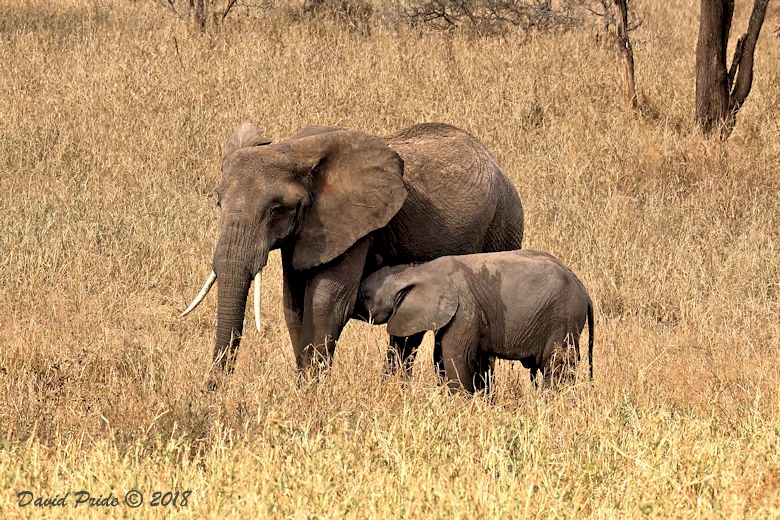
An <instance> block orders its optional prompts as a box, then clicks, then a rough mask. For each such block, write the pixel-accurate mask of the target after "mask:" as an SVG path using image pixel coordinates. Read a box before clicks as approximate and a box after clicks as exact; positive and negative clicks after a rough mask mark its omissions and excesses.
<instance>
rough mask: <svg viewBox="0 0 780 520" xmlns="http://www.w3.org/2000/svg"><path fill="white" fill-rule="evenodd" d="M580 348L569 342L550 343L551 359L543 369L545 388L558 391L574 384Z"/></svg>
mask: <svg viewBox="0 0 780 520" xmlns="http://www.w3.org/2000/svg"><path fill="white" fill-rule="evenodd" d="M578 350H579V347H578V346H577V345H575V344H573V343H570V341H569V340H564V342H562V343H561V342H553V341H550V342H548V345H547V352H549V353H550V354H549V357H548V360H547V362H546V363H545V364H544V366H543V367H542V373H543V374H544V387H545V388H550V389H553V390H557V389H558V388H561V387H562V386H564V385H567V384H571V383H574V379H575V374H576V371H577V351H578Z"/></svg>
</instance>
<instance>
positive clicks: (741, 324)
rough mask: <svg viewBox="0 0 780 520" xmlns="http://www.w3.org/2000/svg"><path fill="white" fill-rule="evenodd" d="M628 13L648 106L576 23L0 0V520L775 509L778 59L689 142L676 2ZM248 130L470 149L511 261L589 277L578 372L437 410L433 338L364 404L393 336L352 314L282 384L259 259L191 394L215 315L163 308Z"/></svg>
mask: <svg viewBox="0 0 780 520" xmlns="http://www.w3.org/2000/svg"><path fill="white" fill-rule="evenodd" d="M20 4H22V5H20ZM745 4H746V2H738V6H737V17H738V22H737V24H736V29H737V30H739V31H741V30H742V29H743V28H744V25H745V24H746V20H747V13H746V7H745ZM632 5H633V8H634V9H635V11H636V12H637V14H639V15H640V16H643V17H645V19H646V22H645V24H644V25H643V26H642V27H641V28H640V29H639V30H638V31H637V32H636V33H634V36H633V37H634V45H635V53H636V59H637V82H638V86H639V89H640V95H641V105H642V107H643V112H642V114H641V115H638V116H634V115H630V114H626V113H625V112H624V111H623V109H622V106H621V101H620V94H619V92H620V85H619V79H620V78H619V74H618V69H617V67H616V64H615V60H614V54H613V51H612V49H611V48H606V47H604V46H602V45H600V44H599V43H597V39H596V38H595V37H594V36H593V35H591V34H589V33H587V32H574V33H569V34H565V35H532V36H530V37H526V36H524V35H521V34H515V35H509V36H507V37H505V38H504V39H476V38H471V37H468V36H465V35H457V34H456V35H453V36H443V35H436V34H423V35H409V34H405V35H397V34H395V33H393V32H390V31H389V30H385V29H382V28H381V27H379V28H375V29H374V30H373V31H372V33H371V36H370V37H366V36H361V35H360V34H357V33H355V32H348V31H342V30H339V29H338V28H337V27H333V26H328V25H327V22H323V23H324V24H326V25H322V26H319V27H313V26H308V25H306V24H305V23H304V22H296V21H291V20H290V19H288V18H285V17H284V16H282V15H278V14H274V13H273V12H271V13H270V14H267V15H266V16H267V17H266V18H263V19H260V20H254V21H253V20H247V19H241V20H238V21H236V22H234V23H232V24H228V25H227V26H226V27H225V28H224V29H223V31H222V32H220V33H219V34H216V35H212V36H211V37H204V36H199V35H193V34H190V33H188V32H187V30H186V28H185V27H183V26H181V25H176V22H175V21H174V20H172V19H170V18H167V17H166V16H165V15H164V14H163V13H162V12H161V11H157V10H154V9H152V8H151V7H150V6H149V5H148V4H145V3H144V2H139V3H138V4H133V3H126V2H117V3H116V5H111V4H107V3H101V2H98V3H95V2H92V1H88V0H59V1H57V2H51V3H50V2H46V1H44V0H35V1H33V2H29V3H26V2H22V3H20V2H16V1H13V0H0V63H3V70H4V72H3V73H2V75H0V136H1V137H2V140H1V142H2V144H3V146H2V148H1V149H0V210H1V211H0V230H1V231H0V250H1V251H2V255H0V434H1V435H0V489H2V490H3V494H2V497H0V510H1V511H2V516H3V517H4V518H8V517H9V516H10V517H13V516H17V515H20V516H29V515H34V516H38V515H41V514H43V513H45V511H40V510H39V511H32V506H30V507H27V508H25V509H20V508H19V507H18V505H17V503H16V493H18V492H19V491H21V490H23V489H29V490H32V491H34V492H36V493H45V494H48V495H55V494H62V493H64V492H65V491H68V490H70V491H71V492H75V491H77V490H79V489H87V490H89V491H91V492H92V493H93V494H94V495H99V494H103V495H106V494H108V493H109V492H113V494H114V496H117V495H118V496H120V497H121V496H123V495H124V493H125V492H126V491H127V490H128V489H131V488H138V489H140V490H141V491H143V492H144V493H145V494H147V499H148V498H149V495H150V494H151V492H152V491H154V490H161V491H167V490H181V489H192V490H193V494H192V495H191V498H190V503H189V505H188V506H186V507H181V508H179V510H178V513H179V514H180V515H183V516H186V515H189V516H191V517H196V518H201V517H203V516H205V515H211V516H215V517H237V518H251V517H256V516H273V517H277V516H279V517H281V516H291V517H302V518H303V517H306V518H308V517H334V518H338V517H343V516H347V517H353V518H363V517H388V516H389V517H413V518H431V517H434V518H452V517H460V518H484V517H529V516H542V517H548V516H556V517H558V516H561V517H581V516H594V517H612V516H615V517H634V516H639V515H641V514H645V515H648V516H654V517H661V518H664V517H680V516H682V517H689V516H704V517H711V516H721V515H722V516H729V517H742V516H749V517H756V518H766V517H778V516H780V455H779V453H780V392H779V390H780V320H779V319H778V314H779V313H780V305H778V301H779V299H780V294H779V293H778V285H779V283H778V282H779V281H780V264H779V263H778V258H779V252H780V251H779V249H780V218H779V217H780V206H779V205H778V193H779V192H780V117H778V114H780V106H778V105H780V66H778V64H779V62H780V39H778V38H775V37H773V36H772V34H771V31H770V30H766V31H765V33H764V34H763V35H762V38H761V40H760V42H759V48H758V55H757V74H756V78H755V84H754V89H753V92H752V94H751V95H750V97H749V98H748V102H747V104H746V106H745V107H744V108H743V111H742V112H741V113H740V116H739V120H738V125H737V128H736V130H735V132H734V134H733V135H732V137H731V139H730V140H729V141H728V143H726V144H725V145H723V144H720V143H716V142H707V141H704V140H702V139H701V137H700V136H699V135H698V134H697V133H696V131H695V130H694V128H693V127H692V118H693V117H692V116H693V59H694V58H693V45H694V42H695V37H696V34H695V33H696V27H697V15H698V8H697V5H698V2H695V1H694V0H676V1H673V2H665V3H658V2H655V1H651V0H636V2H634V3H633V4H632ZM777 25H778V12H777V11H776V10H775V11H774V12H772V13H770V17H769V18H768V19H767V22H766V27H768V28H772V27H775V26H777ZM177 49H178V52H177ZM244 119H249V120H252V121H254V122H256V123H257V124H258V125H259V126H260V127H261V128H262V129H264V131H265V132H266V133H267V134H268V135H270V136H272V137H274V138H276V139H280V138H284V137H286V136H288V135H289V134H291V133H292V132H293V131H295V130H296V129H298V128H300V127H302V126H304V125H307V124H311V123H320V124H334V125H341V126H345V127H353V128H360V129H363V130H365V131H368V132H371V133H387V132H390V131H393V130H395V129H398V128H401V127H403V126H405V125H408V124H411V123H415V122H420V121H444V122H449V123H453V124H455V125H458V126H461V127H463V128H466V129H468V130H469V131H471V132H472V133H474V134H475V135H477V136H479V137H480V138H481V139H482V140H483V141H484V142H485V143H486V145H487V146H488V148H489V149H491V150H492V151H493V152H494V154H495V156H496V157H497V159H498V161H499V163H500V164H501V165H502V166H503V167H504V170H505V171H506V172H507V173H508V174H509V175H510V177H511V178H512V179H513V181H514V182H515V184H516V186H517V188H518V191H519V192H520V195H521V197H522V199H523V202H524V204H525V208H526V215H527V227H526V237H527V242H526V245H527V246H529V247H534V248H539V249H544V250H547V251H550V252H552V253H553V254H555V255H557V256H559V257H560V258H561V259H563V260H564V261H565V262H567V263H569V264H570V265H571V266H572V267H573V268H574V270H575V271H576V272H577V273H578V274H579V275H580V277H581V278H582V279H583V281H584V282H585V284H586V286H587V287H589V288H590V291H591V293H592V295H593V297H594V300H595V304H596V311H597V318H596V321H597V330H596V333H597V337H596V350H595V376H596V379H595V382H594V383H593V384H592V385H587V384H585V385H581V386H579V387H577V388H576V389H574V390H572V391H567V392H564V393H562V394H560V395H556V396H541V395H538V394H536V393H534V392H532V391H531V389H530V387H529V385H528V382H527V378H528V376H527V371H525V370H523V369H522V368H521V367H513V366H510V365H509V364H507V363H502V364H500V365H499V373H498V384H499V389H498V392H497V395H496V396H495V399H494V401H493V402H492V403H487V402H485V401H484V400H483V399H480V398H477V399H474V400H468V399H463V398H460V397H449V396H447V395H444V394H443V393H442V392H441V390H440V389H439V388H437V387H436V386H435V385H434V379H433V373H432V369H431V367H430V361H429V360H430V355H431V354H430V352H431V344H430V339H428V340H426V343H425V344H424V349H423V352H422V354H421V356H420V360H419V361H418V363H417V367H416V374H415V376H414V377H413V379H412V381H411V382H410V383H409V384H408V385H403V384H401V383H400V382H397V381H389V382H387V383H385V384H382V383H380V371H381V364H382V360H383V357H384V356H383V348H384V347H383V345H384V342H385V336H384V331H383V330H382V328H379V327H377V328H371V327H369V326H368V325H365V324H360V323H352V324H350V325H349V326H348V328H347V330H346V331H345V334H344V336H343V338H342V341H341V342H340V343H339V348H338V352H337V355H336V360H335V365H334V368H333V370H332V372H331V373H330V374H329V376H328V377H327V379H326V381H324V382H323V383H321V384H320V385H317V386H299V385H298V384H297V383H296V378H295V372H294V369H293V359H292V349H291V347H290V344H289V339H288V337H287V332H286V329H285V327H284V323H283V318H282V312H281V278H280V266H279V259H278V256H272V259H271V264H270V266H269V268H268V271H270V272H268V274H267V275H266V283H265V284H264V288H265V293H264V295H263V298H264V301H263V308H264V316H265V330H264V332H263V333H262V334H261V335H258V334H257V333H256V332H254V331H251V332H249V333H248V335H247V337H246V339H245V341H244V343H243V345H242V350H241V353H240V355H239V360H238V369H237V371H236V373H235V375H234V376H233V378H232V380H231V382H230V383H229V384H228V385H227V387H226V388H224V389H223V390H222V391H220V392H219V393H217V394H215V395H208V394H206V393H204V391H203V389H204V380H205V377H206V374H207V372H208V368H209V365H208V363H209V360H210V355H211V347H212V341H213V329H214V325H215V317H214V314H215V313H214V307H215V298H214V297H213V296H212V297H209V299H208V300H207V302H206V304H205V305H204V306H203V308H202V309H199V310H198V312H196V313H195V314H194V316H193V317H192V318H191V319H189V318H188V319H186V320H178V319H177V318H176V316H177V314H178V312H180V311H181V309H182V308H183V307H184V306H185V305H186V303H188V301H189V299H190V298H191V297H192V296H193V295H194V293H195V291H196V290H197V288H198V286H199V285H200V283H202V281H203V279H204V277H205V275H206V274H207V273H208V270H209V267H210V265H209V264H210V257H211V253H212V248H213V246H214V243H215V237H216V228H217V222H218V218H219V214H218V210H217V209H216V207H215V196H214V189H215V186H216V183H217V181H218V176H219V159H220V150H221V147H222V145H223V143H224V141H225V139H226V138H227V137H228V135H229V133H230V132H231V130H232V128H233V127H234V125H235V124H236V123H237V122H239V121H241V120H244ZM71 503H72V500H71ZM169 509H170V508H169ZM135 512H136V513H138V514H140V515H141V516H163V515H164V514H165V513H166V511H165V509H163V508H152V507H150V506H148V505H146V506H144V507H143V508H141V509H139V510H135ZM77 513H78V516H82V515H83V516H89V515H92V516H105V512H103V511H97V510H85V509H83V508H81V509H79V510H77ZM109 513H110V514H112V515H123V514H132V513H133V510H131V509H129V508H127V507H124V506H120V507H119V510H115V511H114V512H113V513H111V512H109ZM48 514H51V515H54V516H71V515H73V514H75V513H74V512H73V511H54V512H49V513H48Z"/></svg>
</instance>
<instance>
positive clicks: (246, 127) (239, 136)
mask: <svg viewBox="0 0 780 520" xmlns="http://www.w3.org/2000/svg"><path fill="white" fill-rule="evenodd" d="M270 143H271V140H270V139H268V138H267V137H263V136H262V135H261V134H260V131H259V130H258V129H257V127H256V126H255V125H253V124H252V123H249V122H246V121H244V122H243V123H241V124H240V125H238V126H237V127H236V129H235V130H233V135H231V136H230V139H228V142H227V144H226V145H225V151H224V153H223V154H222V162H223V163H224V162H225V159H227V158H228V157H229V156H230V155H232V154H233V152H235V151H236V150H240V149H241V148H246V147H247V146H262V145H266V144H270Z"/></svg>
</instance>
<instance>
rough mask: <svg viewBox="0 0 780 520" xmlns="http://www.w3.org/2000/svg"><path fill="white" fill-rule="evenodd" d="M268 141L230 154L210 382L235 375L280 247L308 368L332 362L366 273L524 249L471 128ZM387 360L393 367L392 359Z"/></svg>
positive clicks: (511, 200)
mask: <svg viewBox="0 0 780 520" xmlns="http://www.w3.org/2000/svg"><path fill="white" fill-rule="evenodd" d="M269 143H270V141H269V140H268V139H265V138H263V136H261V135H260V133H259V132H258V130H257V128H255V127H254V126H253V125H251V124H250V123H243V124H242V125H240V126H239V127H237V128H236V130H235V131H234V133H233V135H232V136H231V137H230V140H229V141H228V143H227V145H226V147H225V151H224V156H223V160H222V181H221V183H220V184H219V187H218V190H217V192H218V205H219V206H220V207H221V209H222V218H221V223H220V232H219V238H218V240H217V246H216V250H215V252H214V259H213V268H214V272H215V273H216V275H217V285H218V304H217V305H218V309H217V333H216V342H215V346H214V361H215V365H214V366H215V368H216V372H217V373H216V374H212V376H214V375H219V374H221V373H223V372H225V371H230V370H232V368H233V364H234V361H235V356H236V352H237V349H238V345H239V341H240V339H241V335H242V332H243V327H244V311H245V307H246V303H247V295H248V291H249V287H250V284H251V282H252V279H253V277H254V276H255V274H256V273H258V271H260V270H262V269H263V267H264V266H265V265H266V261H267V259H268V252H269V251H271V250H273V249H277V248H279V249H281V254H282V267H283V273H284V317H285V321H286V323H287V328H288V330H289V333H290V338H291V340H292V344H293V349H294V351H295V359H296V363H297V366H298V368H299V369H301V370H306V371H308V369H309V368H310V367H312V366H322V365H324V366H328V365H329V364H330V362H331V359H332V356H333V352H334V349H335V341H336V340H337V339H338V338H339V335H340V334H341V331H342V329H343V327H344V325H345V324H346V322H347V321H348V320H349V319H350V317H352V316H353V307H354V305H355V300H356V298H357V291H358V287H359V285H360V281H361V280H362V279H363V278H364V277H365V276H367V275H368V274H369V273H371V272H373V271H375V270H377V269H378V268H380V267H382V266H384V265H395V264H401V263H408V262H415V261H418V262H419V261H427V260H431V259H433V258H435V257H438V256H442V255H448V254H463V253H473V252H480V251H502V250H511V249H519V248H520V247H521V242H522V238H523V209H522V206H521V204H520V198H519V197H518V195H517V191H516V190H515V188H514V186H513V185H512V183H511V182H510V181H509V179H508V178H507V177H506V176H505V175H504V174H503V173H502V172H501V170H500V169H499V167H498V165H497V164H496V162H495V160H494V159H493V157H492V156H491V155H490V153H489V152H488V151H487V150H486V149H485V148H484V146H482V144H480V142H479V141H477V140H476V139H475V138H474V137H472V136H471V135H469V134H467V133H465V132H463V131H462V130H459V129H457V128H454V127H452V126H449V125H443V124H422V125H416V126H412V127H410V128H407V129H405V130H401V131H399V132H397V133H395V134H392V135H389V136H386V137H381V138H378V137H372V136H370V135H367V134H364V133H362V132H359V131H355V130H343V129H339V128H333V127H307V128H305V129H304V130H302V131H300V132H299V133H298V134H296V135H294V136H292V137H291V138H290V139H288V140H287V141H284V142H281V143H278V144H269ZM421 340H422V334H420V335H419V338H417V337H415V336H412V337H411V338H409V339H408V340H406V339H405V340H404V341H403V342H402V344H400V345H399V342H398V339H397V338H391V344H392V345H394V346H396V347H399V348H398V349H399V350H400V351H401V353H402V354H401V355H402V357H405V356H406V352H408V351H411V350H413V349H414V348H416V346H417V345H418V344H419V342H420V341H421ZM391 350H392V349H391ZM393 351H395V350H393ZM389 360H390V361H389V363H391V364H393V365H394V364H395V362H394V359H393V355H392V354H389Z"/></svg>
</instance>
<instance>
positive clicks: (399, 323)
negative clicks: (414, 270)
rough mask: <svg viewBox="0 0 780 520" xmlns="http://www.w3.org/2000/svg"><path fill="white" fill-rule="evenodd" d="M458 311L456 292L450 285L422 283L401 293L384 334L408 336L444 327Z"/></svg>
mask: <svg viewBox="0 0 780 520" xmlns="http://www.w3.org/2000/svg"><path fill="white" fill-rule="evenodd" d="M457 310H458V290H457V289H456V288H455V287H454V286H453V285H451V284H434V283H430V282H422V283H417V284H414V285H411V286H409V287H407V288H406V289H404V290H402V292H401V293H399V294H398V297H397V299H396V304H395V309H394V311H393V315H392V316H390V319H389V320H388V321H387V332H388V333H389V334H391V335H393V336H411V335H412V334H417V333H418V332H423V331H426V330H437V329H440V328H442V327H444V326H445V325H447V324H448V323H449V322H450V320H451V319H452V317H453V316H455V312H456V311H457Z"/></svg>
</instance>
